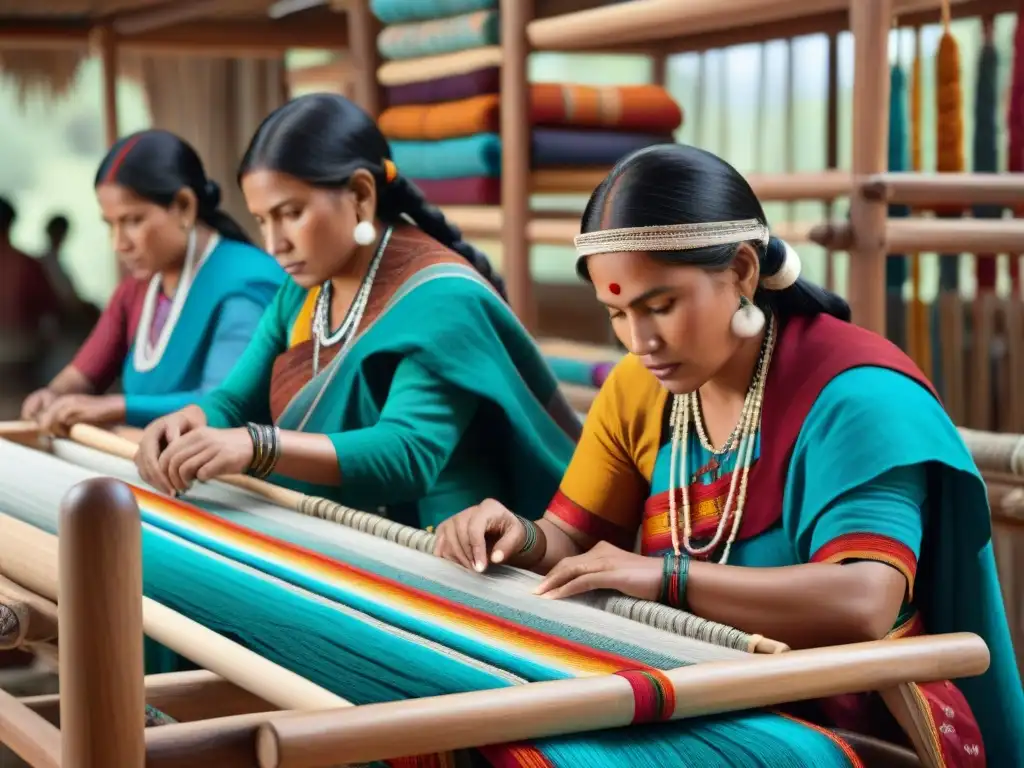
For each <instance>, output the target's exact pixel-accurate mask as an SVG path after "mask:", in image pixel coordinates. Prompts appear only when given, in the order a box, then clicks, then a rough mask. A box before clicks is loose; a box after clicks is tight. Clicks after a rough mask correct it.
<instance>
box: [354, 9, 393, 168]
mask: <svg viewBox="0 0 1024 768" xmlns="http://www.w3.org/2000/svg"><path fill="white" fill-rule="evenodd" d="M347 7H348V11H347V12H348V49H349V51H351V56H352V66H351V71H352V73H353V83H352V85H353V91H354V93H355V102H356V104H358V105H359V106H361V107H362V108H363V109H365V110H366V111H367V112H368V113H369V114H370V116H371V117H373V118H374V119H377V118H378V117H379V116H380V112H381V109H382V107H383V105H382V103H381V93H380V84H379V83H378V82H377V69H378V68H379V67H380V54H379V53H378V52H377V33H378V32H380V23H379V22H378V21H377V18H376V17H375V16H374V15H373V12H372V11H371V10H370V0H350V1H349V3H348V6H347ZM399 170H401V169H399Z"/></svg>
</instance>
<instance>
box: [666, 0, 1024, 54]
mask: <svg viewBox="0 0 1024 768" xmlns="http://www.w3.org/2000/svg"><path fill="white" fill-rule="evenodd" d="M1018 5H1019V3H1018V2H1017V0H963V1H962V2H959V3H954V4H953V5H952V6H950V11H951V13H952V16H953V18H954V19H963V18H971V17H974V16H985V15H989V14H997V13H1010V12H1014V11H1016V10H1017V8H1018ZM940 17H941V10H940V8H939V6H938V4H936V5H935V7H933V8H926V9H925V10H914V11H911V12H909V13H905V14H903V15H901V16H899V18H898V19H897V22H898V24H899V25H900V26H902V27H916V26H924V25H927V24H938V23H939V21H940ZM849 29H850V23H849V12H848V11H847V10H845V9H843V10H837V11H829V12H827V13H820V14H816V15H814V16H805V17H803V18H798V19H790V20H787V21H776V22H769V23H767V24H748V25H746V26H737V27H733V28H732V29H727V30H722V31H720V32H707V33H704V34H695V35H682V36H680V37H676V38H672V39H670V40H665V41H662V42H661V43H659V47H660V48H661V49H662V50H664V51H666V52H668V53H699V52H701V51H712V50H717V49H719V48H729V47H731V46H734V45H747V44H749V43H760V42H764V41H766V40H778V39H783V38H793V37H806V36H808V35H837V34H839V33H840V32H847V31H849Z"/></svg>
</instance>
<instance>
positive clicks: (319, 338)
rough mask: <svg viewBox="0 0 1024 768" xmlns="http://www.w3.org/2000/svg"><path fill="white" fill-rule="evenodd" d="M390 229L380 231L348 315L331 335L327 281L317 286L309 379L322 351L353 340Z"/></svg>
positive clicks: (330, 291) (315, 370)
mask: <svg viewBox="0 0 1024 768" xmlns="http://www.w3.org/2000/svg"><path fill="white" fill-rule="evenodd" d="M391 232H392V227H388V228H387V229H386V230H384V236H383V237H382V238H381V239H380V243H379V244H378V245H377V250H376V251H375V252H374V254H373V259H372V260H371V261H370V266H369V268H368V269H367V270H366V275H365V276H364V277H363V281H362V283H360V284H359V289H358V290H357V291H356V295H355V296H354V297H353V298H352V303H351V304H350V305H349V308H348V311H347V312H346V313H345V317H344V319H343V320H342V321H341V325H339V326H338V329H337V330H336V331H334V332H331V330H330V325H331V295H332V292H333V289H332V285H331V281H330V280H329V279H328V280H325V281H324V282H323V285H321V286H320V295H319V296H318V297H317V300H316V309H315V311H314V312H313V375H314V376H316V375H317V374H318V373H319V372H320V350H321V349H322V348H327V347H333V346H334V345H335V344H339V343H342V342H344V344H345V346H347V345H348V343H349V342H350V341H351V340H352V339H353V338H355V332H356V330H357V329H358V328H359V324H360V323H361V322H362V320H363V315H364V314H365V312H366V306H367V304H368V303H369V301H370V293H371V292H372V291H373V283H374V279H375V278H376V277H377V269H378V268H379V267H380V262H381V260H382V259H383V257H384V251H385V249H386V248H387V247H388V241H389V240H390V239H391Z"/></svg>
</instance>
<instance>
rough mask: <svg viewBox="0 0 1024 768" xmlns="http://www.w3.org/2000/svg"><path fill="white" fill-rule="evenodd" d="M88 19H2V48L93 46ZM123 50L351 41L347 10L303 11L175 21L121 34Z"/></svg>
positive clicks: (266, 49) (240, 48)
mask: <svg viewBox="0 0 1024 768" xmlns="http://www.w3.org/2000/svg"><path fill="white" fill-rule="evenodd" d="M91 31H92V24H91V23H90V22H89V21H88V20H86V19H80V20H74V21H64V22H52V21H48V20H44V19H26V20H13V19H0V47H8V48H19V49H33V48H50V49H52V48H80V47H86V46H87V45H88V44H89V37H90V34H91ZM117 43H118V46H119V47H120V48H121V50H123V51H127V52H138V53H146V54H151V55H156V54H187V53H192V54H205V55H219V56H240V57H241V56H249V57H261V56H266V57H277V56H280V55H281V53H282V52H283V51H285V50H288V49H290V48H316V49H338V48H344V47H346V46H347V44H348V27H347V23H346V18H345V15H344V14H332V13H330V12H326V11H325V13H324V14H319V13H318V14H308V15H307V14H303V16H302V17H295V18H292V17H288V18H284V19H280V20H277V21H274V20H271V19H259V20H256V19H238V20H235V19H227V18H216V19H209V20H203V21H194V22H186V23H181V24H174V25H173V26H168V27H161V28H158V29H151V30H148V31H144V32H139V33H138V34H133V35H117Z"/></svg>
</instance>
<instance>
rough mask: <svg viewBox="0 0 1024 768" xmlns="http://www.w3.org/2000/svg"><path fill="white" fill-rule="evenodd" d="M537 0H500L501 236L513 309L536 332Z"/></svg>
mask: <svg viewBox="0 0 1024 768" xmlns="http://www.w3.org/2000/svg"><path fill="white" fill-rule="evenodd" d="M532 17H533V0H501V44H502V49H503V51H504V61H503V62H502V65H501V207H502V211H503V222H504V223H503V231H502V235H501V245H502V255H503V260H504V264H503V266H504V273H505V282H506V285H507V286H508V295H509V301H510V303H511V305H512V310H513V311H514V312H515V313H516V314H517V315H518V316H519V319H520V320H521V321H522V322H523V325H525V326H526V328H527V330H531V331H533V330H535V329H536V326H537V306H536V303H535V299H534V295H533V276H532V274H531V273H530V242H529V238H528V237H527V232H526V229H527V227H528V226H529V223H530V165H531V163H530V128H531V126H530V120H529V118H528V117H527V116H528V115H529V114H530V91H529V88H530V86H529V83H528V82H527V59H528V58H529V55H530V46H529V43H528V41H527V39H526V25H527V24H528V23H529V21H530V19H531V18H532Z"/></svg>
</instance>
